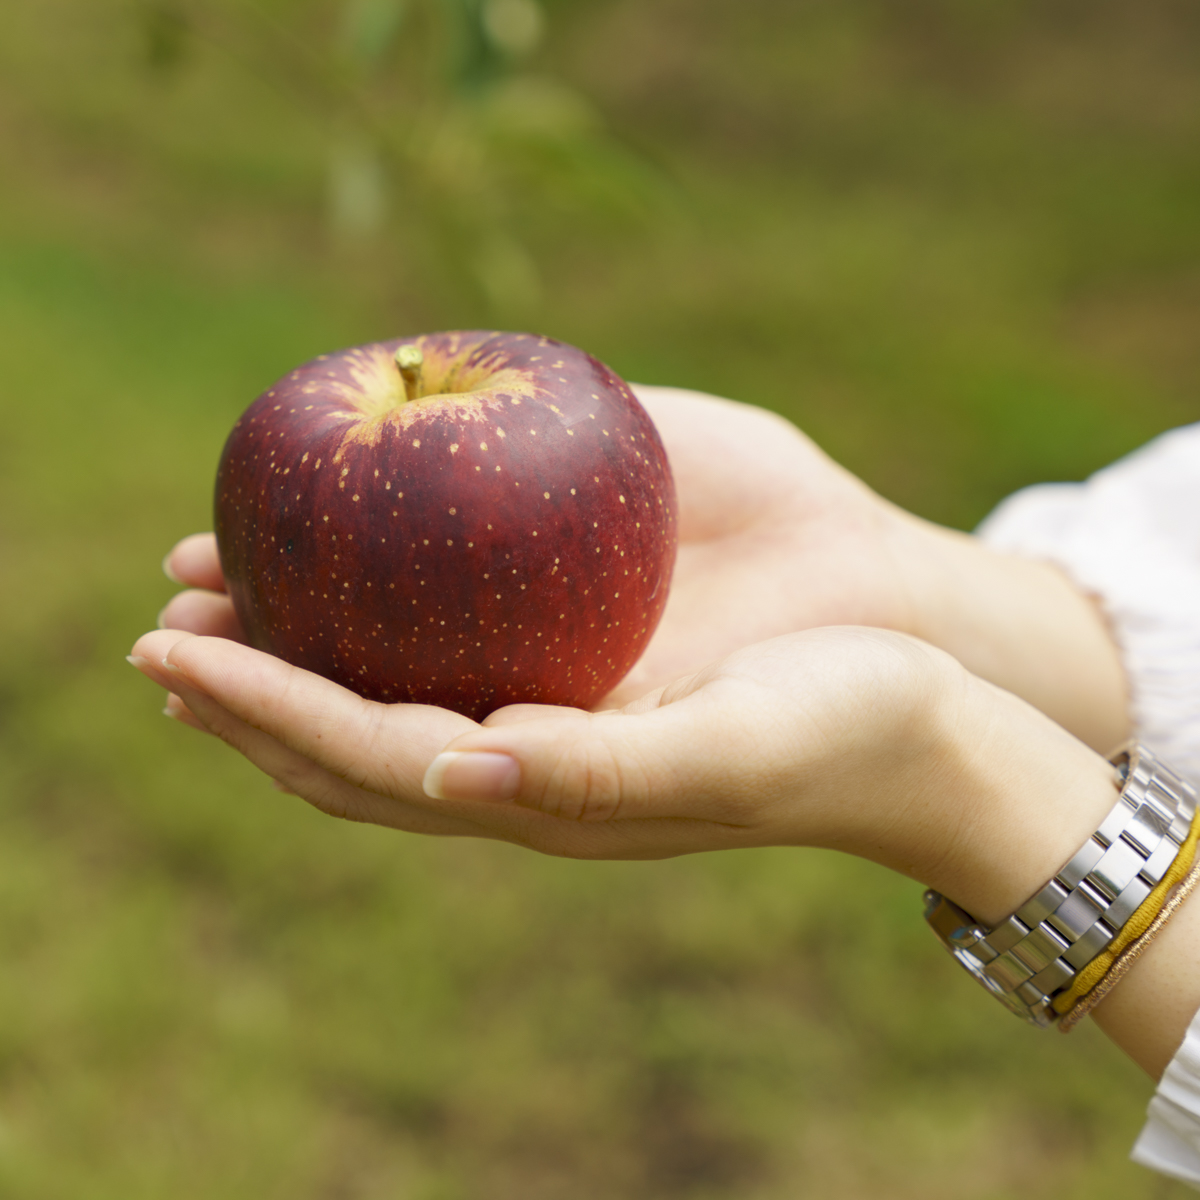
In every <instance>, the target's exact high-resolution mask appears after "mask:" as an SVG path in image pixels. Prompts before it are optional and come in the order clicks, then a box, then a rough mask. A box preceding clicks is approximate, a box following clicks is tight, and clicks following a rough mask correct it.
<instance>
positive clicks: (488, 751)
mask: <svg viewBox="0 0 1200 1200" xmlns="http://www.w3.org/2000/svg"><path fill="white" fill-rule="evenodd" d="M132 661H133V662H134V665H135V666H137V667H138V669H139V670H141V671H143V672H144V673H145V674H146V675H148V676H149V677H150V678H151V679H154V680H155V681H156V682H157V683H159V684H160V685H161V686H163V687H164V688H166V689H168V691H170V692H172V693H174V694H175V696H177V697H179V698H180V699H179V700H177V701H175V713H176V715H180V716H182V717H183V718H184V719H185V720H186V721H188V723H194V724H197V725H198V726H199V727H200V728H203V729H207V730H208V731H210V732H212V733H215V734H217V735H218V736H220V737H221V738H223V739H224V740H225V741H226V742H228V743H229V744H230V745H231V746H233V747H234V748H235V749H236V750H238V751H240V752H241V753H242V754H244V755H245V756H246V757H247V758H248V759H250V761H251V762H253V763H254V764H255V765H256V766H258V767H259V768H260V769H261V770H263V771H264V772H266V773H267V774H268V775H270V776H272V777H273V778H274V779H275V780H277V781H278V782H279V784H280V785H281V786H282V787H283V788H284V789H285V790H287V791H291V792H294V793H296V794H297V795H299V796H302V797H303V798H304V799H306V800H308V801H309V802H310V803H312V804H313V805H315V806H316V807H318V808H320V809H322V810H323V811H325V812H327V813H330V814H332V815H335V816H339V817H345V818H348V819H351V820H359V821H370V822H374V823H376V824H380V825H387V826H392V827H395V828H398V829H404V830H410V831H413V832H419V833H436V834H450V835H455V834H457V835H468V836H475V837H490V838H499V839H503V840H506V841H510V842H514V843H517V844H520V845H524V846H528V847H530V848H533V849H536V850H540V851H543V852H545V853H548V854H556V855H564V856H570V857H580V858H660V857H667V856H670V855H676V854H684V853H689V852H693V851H699V850H716V849H727V848H735V847H746V846H766V845H808V846H823V847H828V848H834V849H841V850H845V851H848V852H850V853H853V854H857V855H860V856H862V857H866V858H870V859H873V860H875V861H877V862H880V863H882V864H884V865H887V866H890V867H892V868H894V869H896V870H899V871H902V872H904V873H906V874H908V875H911V876H913V877H915V878H918V879H920V880H922V881H923V882H926V883H929V884H932V885H933V886H935V887H938V888H939V890H942V891H944V892H946V894H947V895H950V896H952V897H953V898H955V899H957V900H959V902H960V903H964V904H968V905H971V906H972V909H971V910H972V911H976V912H977V913H978V914H979V915H980V916H982V917H984V918H985V919H986V917H987V916H988V915H989V914H990V913H991V912H992V911H996V912H997V913H998V914H999V915H1003V912H1004V911H1008V909H1005V907H1004V906H1005V905H1006V904H1009V905H1010V907H1015V904H1016V903H1017V902H1019V900H1020V899H1022V898H1024V896H1023V895H1022V894H1021V893H1022V892H1024V894H1029V893H1031V892H1032V891H1033V890H1034V889H1035V888H1036V887H1037V886H1040V885H1041V883H1043V882H1044V881H1045V879H1046V878H1048V877H1049V876H1050V875H1051V874H1053V873H1054V871H1055V870H1057V869H1058V867H1059V866H1060V865H1061V863H1062V862H1064V861H1066V859H1067V858H1068V857H1069V856H1070V854H1071V853H1072V852H1073V850H1074V849H1075V848H1077V846H1078V844H1080V842H1081V841H1082V840H1083V839H1085V838H1086V837H1087V834H1088V833H1089V832H1090V830H1091V829H1092V828H1094V827H1095V824H1089V822H1098V819H1099V816H1102V815H1103V814H1102V813H1100V814H1099V815H1098V814H1097V812H1096V806H1095V804H1094V803H1093V802H1092V799H1094V796H1095V789H1096V786H1097V785H1099V786H1100V788H1101V791H1104V789H1105V787H1107V792H1108V793H1111V786H1110V785H1109V784H1108V783H1107V781H1108V770H1107V767H1106V765H1105V763H1104V760H1103V759H1101V758H1099V756H1097V755H1095V754H1093V753H1092V752H1090V751H1089V750H1087V748H1086V747H1084V746H1083V745H1082V744H1080V743H1079V742H1077V741H1075V739H1073V738H1072V737H1070V735H1068V734H1067V733H1065V732H1064V731H1063V730H1062V729H1060V728H1059V727H1058V726H1057V725H1055V724H1054V723H1053V722H1051V721H1049V720H1047V719H1046V718H1045V717H1043V716H1041V714H1039V713H1037V712H1036V711H1035V710H1033V709H1032V708H1030V707H1029V706H1028V705H1025V704H1024V703H1022V702H1021V701H1019V700H1017V699H1016V698H1015V697H1013V696H1011V695H1009V694H1008V693H1005V692H1002V691H1000V690H999V689H997V688H994V687H992V686H991V685H988V684H986V683H983V682H982V681H980V680H978V679H976V678H974V677H973V676H971V675H969V674H968V673H967V672H966V671H965V670H963V668H962V667H961V666H960V665H959V664H958V663H957V662H956V661H955V660H954V659H952V658H950V657H949V656H948V655H946V654H944V653H942V652H941V651H938V650H936V649H934V648H933V647H931V646H929V645H927V644H925V643H923V642H920V641H918V640H916V639H913V638H909V637H907V636H905V635H902V634H895V633H890V632H886V631H883V630H874V629H865V628H856V627H831V628H824V629H817V630H811V631H808V632H806V633H799V634H789V635H786V636H783V637H780V638H775V639H772V640H770V641H767V642H763V643H759V644H758V645H755V646H751V647H746V648H744V649H742V650H739V651H737V652H735V653H734V654H732V655H729V656H728V657H726V658H725V659H723V660H721V661H719V662H717V663H714V664H711V665H710V666H708V667H706V668H704V669H703V670H702V671H700V672H698V673H696V674H694V675H691V676H688V677H685V678H682V679H680V680H678V681H676V682H675V683H673V684H671V685H669V686H667V687H666V688H661V689H657V690H656V691H655V692H653V693H651V694H649V695H647V696H644V697H642V698H641V699H639V700H637V701H635V702H633V703H631V704H629V705H626V706H625V707H623V708H621V709H613V710H608V711H604V712H598V713H588V712H584V711H582V710H577V709H563V708H555V707H550V706H540V705H516V706H512V707H510V708H506V709H501V710H500V711H498V712H496V713H493V714H492V715H491V716H490V717H488V718H487V720H486V721H485V722H484V723H483V724H482V725H480V724H477V723H475V722H473V721H470V720H468V719H467V718H466V717H462V716H459V715H457V714H455V713H451V712H448V711H446V710H444V709H438V708H433V707H430V706H427V705H416V704H390V705H389V704H377V703H372V702H369V701H365V700H363V699H361V698H360V697H358V696H356V695H354V694H353V693H352V692H349V691H347V690H346V689H344V688H342V687H340V686H338V685H337V684H334V683H331V682H330V681H329V680H326V679H323V678H321V677H320V676H317V675H313V674H311V673H309V672H307V671H303V670H301V669H300V668H298V667H293V666H290V665H288V664H287V663H284V662H283V661H282V660H280V659H277V658H274V657H272V656H270V655H267V654H263V653H260V652H259V651H256V650H253V649H251V648H249V647H247V646H242V645H238V644H237V643H235V642H232V641H229V640H227V639H224V638H214V637H196V636H193V635H190V634H186V633H181V632H178V631H172V630H161V631H156V632H154V633H149V634H146V635H145V636H144V637H142V638H141V639H140V640H139V641H138V643H137V645H136V646H135V647H134V652H133V656H132ZM183 705H186V708H184V707H183ZM1089 788H1091V790H1090V791H1089V790H1088V789H1089ZM1111 802H1112V796H1111V794H1109V798H1108V803H1109V804H1111ZM1080 805H1082V807H1080ZM1014 845H1015V846H1019V847H1023V850H1022V853H1024V854H1025V855H1026V860H1028V855H1029V853H1030V852H1029V850H1028V849H1027V847H1033V848H1034V850H1033V854H1034V857H1033V859H1032V864H1033V865H1032V867H1029V869H1027V870H1024V871H1023V872H1022V869H1021V863H1019V862H1018V863H1017V864H1016V866H1015V867H1014V862H1013V855H1012V854H1011V853H1010V852H1009V849H1008V848H1009V847H1010V846H1014ZM1060 853H1061V855H1062V857H1061V858H1059V857H1058V855H1059V854H1060ZM1038 855H1040V856H1041V857H1038ZM1043 859H1044V861H1043ZM1026 865H1028V862H1026ZM1014 879H1015V883H1014ZM1027 885H1028V886H1027ZM1010 902H1011V903H1010Z"/></svg>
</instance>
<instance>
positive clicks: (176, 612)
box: [158, 588, 246, 642]
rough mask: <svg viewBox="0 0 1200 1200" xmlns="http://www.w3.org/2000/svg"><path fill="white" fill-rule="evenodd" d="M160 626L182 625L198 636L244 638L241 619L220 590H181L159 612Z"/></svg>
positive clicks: (170, 627)
mask: <svg viewBox="0 0 1200 1200" xmlns="http://www.w3.org/2000/svg"><path fill="white" fill-rule="evenodd" d="M158 627H159V629H182V630H184V631H186V632H187V633H195V634H198V635H200V636H201V637H220V638H227V639H228V640H229V641H231V642H244V641H245V640H246V634H245V631H244V630H243V629H242V623H241V622H240V621H239V620H238V619H237V614H236V613H235V612H234V611H233V603H232V602H231V601H230V599H229V597H228V596H226V595H224V594H223V593H220V592H203V591H200V590H199V589H195V588H193V589H192V590H191V591H187V592H180V593H179V595H178V596H175V597H173V598H172V599H171V601H170V602H169V603H168V604H167V606H166V608H164V609H163V610H162V612H160V613H159V614H158Z"/></svg>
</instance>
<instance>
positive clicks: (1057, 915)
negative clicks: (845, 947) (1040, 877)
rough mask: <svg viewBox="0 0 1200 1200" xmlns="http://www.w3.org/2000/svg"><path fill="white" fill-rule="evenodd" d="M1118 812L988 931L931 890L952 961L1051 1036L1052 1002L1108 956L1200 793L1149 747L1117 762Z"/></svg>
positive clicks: (1167, 863) (929, 899)
mask: <svg viewBox="0 0 1200 1200" xmlns="http://www.w3.org/2000/svg"><path fill="white" fill-rule="evenodd" d="M1111 762H1112V763H1113V766H1114V768H1115V770H1116V783H1117V785H1118V787H1119V789H1120V792H1119V795H1118V797H1117V802H1116V803H1115V804H1114V805H1113V808H1112V811H1111V812H1110V813H1109V814H1108V816H1106V817H1105V818H1104V820H1103V822H1101V824H1100V828H1099V829H1097V830H1096V832H1095V833H1093V834H1092V836H1091V837H1090V838H1088V840H1087V841H1086V842H1085V843H1084V845H1083V846H1082V847H1081V848H1080V849H1079V850H1078V851H1077V852H1076V853H1075V855H1074V856H1073V857H1072V858H1071V860H1070V861H1069V862H1068V863H1067V864H1066V865H1065V866H1064V867H1063V868H1062V869H1061V870H1060V871H1059V872H1058V873H1057V874H1056V875H1055V876H1054V878H1053V879H1051V880H1050V882H1049V883H1047V884H1046V885H1045V887H1043V888H1042V889H1041V890H1040V891H1038V892H1037V893H1036V894H1035V895H1033V896H1031V897H1030V898H1029V899H1028V900H1026V901H1025V903H1024V904H1022V905H1021V907H1020V908H1018V909H1017V910H1016V912H1014V913H1013V914H1012V916H1010V917H1008V918H1007V919H1006V920H1003V921H1001V922H1000V923H999V924H998V925H995V926H994V927H992V928H991V929H988V928H986V927H985V926H983V925H981V924H979V923H978V922H977V921H975V920H974V918H973V917H971V916H970V915H969V914H968V913H966V912H964V911H963V910H962V909H961V908H959V907H958V905H956V904H954V903H952V902H951V901H949V900H947V899H946V897H945V896H943V895H941V894H940V893H938V892H935V891H928V892H926V893H925V919H926V921H928V922H929V924H930V926H931V927H932V928H933V930H934V932H935V933H936V934H937V936H938V937H939V938H940V939H941V941H942V943H943V944H944V945H945V947H946V948H947V949H948V950H949V951H950V953H951V954H953V955H954V957H955V958H956V959H958V961H959V962H960V963H961V964H962V965H963V966H964V967H965V968H966V969H967V970H968V971H969V972H970V973H971V974H972V975H973V976H974V977H975V978H976V979H977V980H978V981H979V982H980V983H981V984H983V986H984V987H986V988H987V989H988V990H989V991H990V992H992V994H993V995H994V996H996V998H997V999H998V1000H999V1001H1000V1002H1001V1003H1002V1004H1004V1005H1005V1007H1007V1008H1008V1009H1009V1010H1010V1011H1012V1012H1014V1013H1016V1014H1017V1015H1018V1016H1020V1017H1023V1018H1024V1019H1025V1020H1026V1021H1029V1022H1030V1023H1031V1024H1033V1025H1037V1026H1040V1027H1042V1028H1046V1027H1048V1026H1050V1025H1052V1024H1053V1023H1054V1022H1055V1020H1057V1018H1058V1014H1057V1013H1056V1012H1055V1011H1054V1009H1053V1008H1052V1007H1051V1001H1052V1000H1053V999H1054V997H1055V995H1057V994H1058V993H1059V992H1061V991H1063V990H1064V989H1065V988H1069V987H1070V986H1071V984H1072V982H1073V980H1074V979H1075V976H1076V974H1077V973H1078V972H1079V971H1081V970H1083V968H1084V967H1086V966H1087V965H1088V963H1090V962H1091V961H1092V960H1093V959H1094V958H1096V957H1097V956H1098V955H1100V954H1102V953H1103V952H1104V951H1105V950H1106V949H1107V948H1108V946H1109V944H1110V943H1111V942H1112V940H1113V939H1114V938H1115V937H1116V936H1117V934H1118V933H1119V932H1120V930H1121V927H1122V926H1123V925H1124V924H1125V923H1126V922H1127V921H1128V920H1129V918H1130V917H1132V916H1133V914H1134V913H1135V912H1136V911H1137V910H1138V908H1139V907H1140V906H1141V905H1142V903H1143V902H1144V901H1145V899H1146V898H1147V897H1148V896H1149V895H1150V893H1151V892H1152V891H1153V890H1154V888H1155V886H1156V885H1157V884H1158V883H1159V882H1160V881H1161V880H1162V878H1163V876H1164V875H1165V874H1166V873H1167V871H1168V870H1169V869H1170V867H1171V864H1172V863H1173V862H1174V861H1175V858H1176V857H1177V855H1178V854H1179V849H1180V847H1181V846H1182V845H1183V843H1184V841H1185V840H1186V838H1187V836H1188V831H1189V829H1190V827H1191V824H1192V820H1193V818H1194V816H1195V813H1196V792H1195V790H1194V789H1193V788H1192V786H1191V785H1190V784H1189V783H1187V782H1186V781H1184V780H1182V779H1180V778H1179V776H1177V775H1176V774H1175V773H1174V772H1173V771H1171V770H1170V769H1168V768H1167V767H1165V766H1164V765H1163V764H1162V763H1160V762H1159V761H1158V759H1157V758H1155V757H1154V755H1153V754H1151V753H1150V751H1149V750H1147V749H1146V748H1145V747H1144V746H1141V745H1139V744H1137V743H1132V742H1131V743H1129V744H1128V745H1126V746H1123V747H1122V748H1121V749H1120V750H1119V751H1117V752H1116V753H1115V754H1114V755H1113V756H1112V759H1111Z"/></svg>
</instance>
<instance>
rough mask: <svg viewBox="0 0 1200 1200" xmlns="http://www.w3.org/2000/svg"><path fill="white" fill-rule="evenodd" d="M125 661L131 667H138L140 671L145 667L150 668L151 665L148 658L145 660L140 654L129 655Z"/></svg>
mask: <svg viewBox="0 0 1200 1200" xmlns="http://www.w3.org/2000/svg"><path fill="white" fill-rule="evenodd" d="M125 661H126V662H127V663H128V664H129V665H130V666H131V667H137V669H138V670H139V671H140V670H141V669H142V668H143V667H148V666H149V665H150V660H149V659H148V658H143V657H142V656H141V655H140V654H127V655H125Z"/></svg>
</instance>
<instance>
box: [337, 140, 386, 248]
mask: <svg viewBox="0 0 1200 1200" xmlns="http://www.w3.org/2000/svg"><path fill="white" fill-rule="evenodd" d="M386 216H387V192H386V182H385V177H384V168H383V161H382V159H381V157H380V154H379V149H378V147H377V146H376V145H375V143H374V142H372V141H370V140H369V139H368V138H366V137H364V136H363V135H362V134H361V133H360V132H359V131H357V130H352V131H350V132H348V133H346V134H344V135H343V136H342V137H341V138H340V139H339V140H337V141H335V142H334V144H333V147H332V152H331V155H330V165H329V219H330V223H331V224H332V227H333V232H334V235H335V236H337V237H339V238H341V239H344V240H347V241H361V240H363V239H367V238H371V237H373V236H375V235H376V234H378V233H379V232H380V230H381V229H382V228H383V225H384V220H385V218H386Z"/></svg>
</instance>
